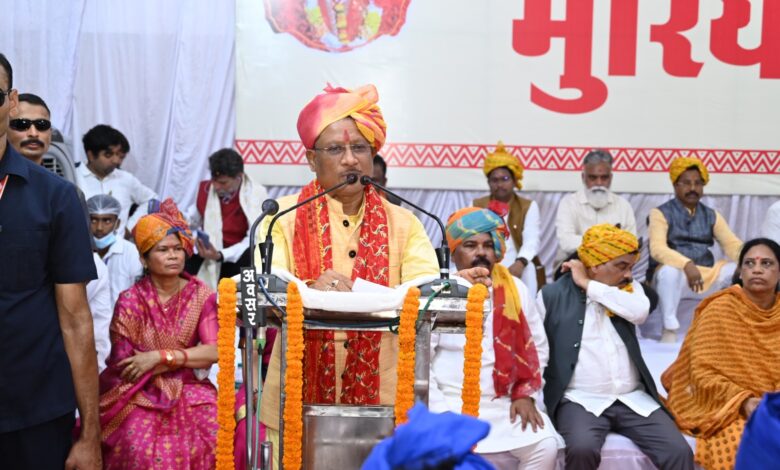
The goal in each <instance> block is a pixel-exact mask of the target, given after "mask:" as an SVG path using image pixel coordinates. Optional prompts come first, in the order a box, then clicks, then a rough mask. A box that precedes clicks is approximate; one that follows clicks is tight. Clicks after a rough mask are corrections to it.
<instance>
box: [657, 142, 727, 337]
mask: <svg viewBox="0 0 780 470" xmlns="http://www.w3.org/2000/svg"><path fill="white" fill-rule="evenodd" d="M669 177H670V179H671V180H672V184H673V185H674V195H675V197H674V199H672V200H670V201H668V202H666V203H664V204H662V205H660V206H659V207H657V208H655V209H652V210H651V211H650V217H649V222H650V223H649V227H648V229H649V232H650V237H649V238H650V257H651V259H650V268H649V271H648V280H649V279H652V280H653V282H655V288H656V290H657V291H658V294H659V295H660V299H659V303H658V305H659V307H660V310H661V313H662V315H663V322H664V324H663V328H664V331H663V334H662V335H661V342H669V343H673V342H675V341H677V329H678V328H680V322H679V321H678V320H677V308H678V306H679V304H680V300H681V299H683V298H690V299H702V298H704V297H705V296H707V295H709V294H711V293H712V292H714V291H715V290H717V289H720V288H721V287H725V286H727V285H728V284H730V280H731V276H732V275H733V273H734V269H735V268H736V264H734V263H733V262H732V263H729V262H727V261H726V260H720V261H717V262H716V261H715V258H714V256H713V254H712V251H710V247H711V246H712V245H713V243H715V241H717V242H718V243H719V244H720V247H721V249H722V251H723V252H724V253H725V254H726V256H728V257H729V258H730V259H731V260H732V261H736V260H737V258H738V257H739V250H740V248H741V247H742V240H740V239H739V238H738V237H737V236H736V235H734V232H732V231H731V229H730V228H729V226H728V224H727V223H726V221H725V220H724V219H723V217H722V216H721V215H720V214H719V213H718V212H717V211H716V210H714V209H712V208H710V207H708V206H705V205H704V204H702V203H701V197H702V195H703V193H704V186H705V185H706V184H707V183H708V182H709V180H710V175H709V173H708V172H707V168H706V167H705V166H704V163H702V161H701V160H699V159H698V158H693V157H678V158H675V159H674V161H672V164H671V166H670V167H669Z"/></svg>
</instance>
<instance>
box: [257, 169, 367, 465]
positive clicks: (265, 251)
mask: <svg viewBox="0 0 780 470" xmlns="http://www.w3.org/2000/svg"><path fill="white" fill-rule="evenodd" d="M357 181H358V175H356V174H349V175H347V177H346V179H345V180H344V181H342V182H341V183H339V184H337V185H335V186H332V187H330V188H328V189H326V190H324V191H322V192H320V193H318V194H315V195H314V196H311V197H308V198H306V199H304V200H303V201H301V202H299V203H297V204H295V205H293V206H292V207H289V208H287V209H285V210H283V211H281V212H279V213H277V211H278V210H279V205H278V203H277V204H276V210H274V212H273V213H274V214H275V215H274V218H273V219H271V223H270V224H268V231H267V232H266V236H265V241H264V242H262V243H260V244H259V247H260V256H261V258H262V261H263V271H262V273H261V274H259V275H256V277H255V279H256V281H257V283H262V287H263V289H262V292H263V295H264V296H265V297H266V298H267V299H268V301H269V302H271V303H273V299H271V298H270V297H269V295H268V294H270V293H272V292H286V291H287V283H286V282H284V281H282V280H281V279H279V278H278V277H277V276H274V275H272V274H271V262H272V259H273V252H274V242H273V237H272V236H271V233H272V231H273V228H274V224H276V221H277V220H279V218H280V217H281V216H283V215H285V214H287V213H290V212H292V211H294V210H296V209H298V208H299V207H301V206H304V205H306V204H308V203H310V202H312V201H314V200H315V199H318V198H321V197H323V196H325V195H326V194H328V193H331V192H333V191H336V190H337V189H340V188H342V187H344V186H346V185H348V184H355V183H357ZM274 203H276V201H274ZM263 205H265V203H263ZM257 223H258V222H255V223H254V224H253V225H252V227H253V229H252V232H251V233H250V237H252V236H253V235H254V227H255V226H256V225H257ZM250 242H253V239H251V240H250ZM252 246H254V245H252ZM252 268H254V256H252ZM252 272H253V273H254V272H255V271H254V270H253V271H252ZM253 275H254V274H253ZM260 310H261V314H260V324H261V329H260V330H261V335H262V338H265V325H266V321H267V318H266V314H265V308H262V309H260ZM247 334H248V336H247V342H248V341H249V339H250V338H251V335H252V331H251V327H250V328H247ZM248 358H249V361H248V365H249V366H250V367H251V363H252V361H251V354H249V355H248ZM251 373H252V371H251V370H250V373H249V374H248V375H247V378H249V377H251V375H252V374H251ZM251 383H252V382H251V378H250V379H249V384H251ZM246 394H247V405H248V406H247V420H249V419H250V417H253V415H254V410H253V409H252V407H251V406H250V403H252V402H251V401H250V398H251V394H252V391H251V390H250V389H249V386H247V389H246ZM280 416H281V414H280ZM247 423H250V422H249V421H247ZM253 424H254V422H252V423H251V424H250V426H251V425H253ZM279 429H280V436H281V432H283V425H280V427H279ZM247 430H248V432H247V464H249V465H251V468H252V469H254V468H255V466H254V462H253V461H252V460H251V459H250V456H252V454H253V453H254V451H255V449H254V447H253V442H252V436H251V432H249V430H251V428H247ZM280 444H281V443H280ZM280 457H281V456H280Z"/></svg>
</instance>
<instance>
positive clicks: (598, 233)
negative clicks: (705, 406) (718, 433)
mask: <svg viewBox="0 0 780 470" xmlns="http://www.w3.org/2000/svg"><path fill="white" fill-rule="evenodd" d="M638 248H639V243H638V241H637V238H636V236H634V235H633V234H632V233H630V232H627V231H625V230H622V229H619V228H617V227H615V226H613V225H609V224H602V225H596V226H594V227H591V228H590V229H588V230H587V231H586V232H585V234H584V235H583V238H582V244H581V245H580V247H579V248H578V249H577V253H578V255H579V260H571V261H567V262H566V263H564V265H563V266H564V269H565V270H566V271H570V272H569V273H567V274H566V275H564V276H563V277H561V278H560V279H558V280H557V281H556V282H554V283H553V284H550V285H547V286H545V287H544V288H543V289H542V290H541V291H540V293H539V295H538V296H537V308H538V311H539V313H540V315H541V317H542V318H543V319H544V327H545V330H546V332H547V339H548V341H549V344H550V359H549V363H548V365H547V368H546V369H545V371H544V380H545V385H544V401H545V404H546V405H547V412H548V413H549V414H550V417H551V418H552V420H553V423H555V426H556V428H557V429H558V432H559V433H560V434H561V435H562V436H563V439H564V440H565V441H566V468H567V469H586V468H588V469H595V468H597V467H598V466H599V463H600V462H601V448H602V446H603V444H604V441H605V439H606V437H607V433H609V432H615V433H618V434H622V435H624V436H626V437H628V438H629V439H631V440H632V441H633V442H634V444H636V445H637V447H639V448H640V449H641V450H642V452H644V453H645V454H646V455H647V456H648V457H649V458H650V459H651V460H652V461H653V463H654V464H655V465H656V466H657V467H658V468H663V469H692V468H693V455H692V452H691V449H690V447H689V446H688V444H687V443H686V442H685V439H684V438H683V437H682V435H681V434H680V433H679V431H678V430H677V427H676V426H675V424H674V421H672V419H671V417H670V416H669V415H668V414H667V412H666V410H665V409H664V408H663V407H662V406H661V404H660V400H659V398H658V392H657V391H656V388H655V382H654V381H653V377H652V376H651V375H650V372H649V371H648V369H647V366H646V365H645V362H644V359H643V358H642V354H641V352H640V349H639V343H638V341H637V337H636V325H639V324H641V323H643V322H644V321H645V319H646V318H647V314H648V309H649V301H648V299H647V297H646V296H645V295H644V293H643V292H642V288H641V285H640V284H639V282H637V281H635V280H632V277H631V268H632V267H633V266H634V263H636V260H637V257H638V253H637V249H638Z"/></svg>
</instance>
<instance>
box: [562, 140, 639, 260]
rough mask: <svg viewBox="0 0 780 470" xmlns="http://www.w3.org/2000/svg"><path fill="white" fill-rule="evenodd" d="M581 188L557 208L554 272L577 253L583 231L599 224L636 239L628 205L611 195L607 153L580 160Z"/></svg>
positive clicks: (608, 155) (634, 223)
mask: <svg viewBox="0 0 780 470" xmlns="http://www.w3.org/2000/svg"><path fill="white" fill-rule="evenodd" d="M582 184H583V187H582V188H581V189H580V190H579V191H577V192H575V193H571V194H567V195H566V196H564V197H563V198H562V199H561V202H560V204H558V213H557V215H556V216H555V233H556V235H557V237H558V251H557V252H556V254H555V262H554V266H555V267H556V268H557V267H558V266H559V265H560V264H561V263H563V262H564V261H565V260H566V258H568V257H569V256H570V255H572V254H573V253H574V252H576V251H577V247H579V246H580V243H581V242H582V234H584V233H585V230H587V229H589V228H590V227H592V226H594V225H598V224H606V223H609V224H612V225H617V226H619V227H620V228H622V229H623V230H626V231H628V232H631V233H633V234H634V235H637V232H636V218H635V217H634V209H632V208H631V204H629V202H628V201H627V200H626V199H625V198H623V197H620V196H618V195H617V194H615V193H613V192H612V190H611V189H610V186H611V185H612V155H611V154H610V153H609V152H607V151H606V150H592V151H590V152H588V154H587V155H585V158H584V159H583V160H582Z"/></svg>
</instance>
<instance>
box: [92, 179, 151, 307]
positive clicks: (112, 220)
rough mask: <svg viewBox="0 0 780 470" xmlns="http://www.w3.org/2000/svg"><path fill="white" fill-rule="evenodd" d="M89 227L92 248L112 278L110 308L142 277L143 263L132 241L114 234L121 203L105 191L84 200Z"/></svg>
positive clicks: (116, 229) (117, 225)
mask: <svg viewBox="0 0 780 470" xmlns="http://www.w3.org/2000/svg"><path fill="white" fill-rule="evenodd" d="M87 211H88V212H89V228H90V232H92V239H93V241H94V244H95V251H96V253H97V254H98V255H100V258H101V259H102V260H103V262H105V263H106V266H108V272H109V275H110V281H111V306H112V308H111V311H112V312H113V306H114V304H116V301H117V299H118V298H119V294H120V293H121V292H122V291H124V290H126V289H129V288H130V286H132V285H133V284H135V282H136V281H137V280H138V279H139V278H140V277H141V274H142V273H143V267H142V266H141V260H140V257H139V256H138V250H137V249H136V248H135V245H134V244H133V243H131V242H129V241H127V240H125V239H124V238H122V237H118V236H117V231H118V230H119V214H120V213H121V212H122V206H121V205H120V204H119V201H117V200H116V199H115V198H114V197H112V196H109V195H108V194H97V195H95V196H92V197H91V198H89V200H88V201H87Z"/></svg>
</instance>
